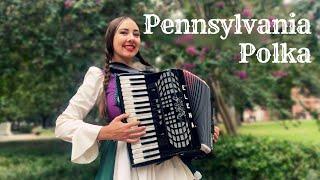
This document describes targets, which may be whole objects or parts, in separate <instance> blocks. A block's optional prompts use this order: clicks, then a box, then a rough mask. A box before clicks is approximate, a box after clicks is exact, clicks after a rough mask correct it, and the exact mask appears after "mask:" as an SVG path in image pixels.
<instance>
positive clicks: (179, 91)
mask: <svg viewBox="0 0 320 180" xmlns="http://www.w3.org/2000/svg"><path fill="white" fill-rule="evenodd" d="M116 79H117V86H118V93H119V100H120V106H121V111H122V112H123V113H129V114H130V115H129V117H128V118H127V121H128V122H130V121H133V120H136V118H137V119H138V120H139V121H140V124H139V126H146V134H145V135H144V136H142V137H141V138H140V142H138V143H128V152H129V158H130V162H131V165H132V167H139V166H144V165H148V164H152V163H157V162H161V161H164V160H166V159H169V158H171V157H173V156H175V155H182V156H188V157H200V156H204V155H205V154H208V153H210V152H211V150H212V146H213V145H212V125H213V123H212V118H211V103H210V89H209V87H208V85H207V84H206V83H205V82H204V81H203V80H201V79H200V78H199V77H197V76H196V75H194V74H192V73H190V72H188V71H185V70H180V69H169V70H166V71H163V72H159V73H122V74H118V75H117V76H116Z"/></svg>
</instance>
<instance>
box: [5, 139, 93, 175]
mask: <svg viewBox="0 0 320 180" xmlns="http://www.w3.org/2000/svg"><path fill="white" fill-rule="evenodd" d="M70 153H71V144H70V143H66V142H62V141H61V140H57V139H53V140H35V141H20V142H5V143H0V179H1V180H2V179H3V180H5V179H10V180H18V179H19V180H20V179H23V180H29V179H30V180H42V179H47V180H56V179H59V180H60V179H62V180H68V179H93V177H94V175H95V174H96V171H97V168H98V162H99V160H98V159H97V160H96V161H95V162H94V163H91V164H84V165H79V164H74V163H71V162H70Z"/></svg>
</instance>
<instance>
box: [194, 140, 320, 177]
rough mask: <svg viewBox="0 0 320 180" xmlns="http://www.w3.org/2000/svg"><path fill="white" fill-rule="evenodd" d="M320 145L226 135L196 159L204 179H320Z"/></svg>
mask: <svg viewBox="0 0 320 180" xmlns="http://www.w3.org/2000/svg"><path fill="white" fill-rule="evenodd" d="M319 162H320V147H319V146H311V147H310V146H306V145H303V144H298V143H291V142H288V141H279V140H272V139H267V138H256V137H252V136H237V137H224V138H221V139H220V140H219V142H218V143H217V144H216V145H215V147H214V153H213V155H210V156H209V157H208V158H206V159H202V160H196V161H195V162H194V166H195V167H196V168H197V169H199V170H200V171H202V174H203V176H204V179H319V178H320V164H319Z"/></svg>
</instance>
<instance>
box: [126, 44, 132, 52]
mask: <svg viewBox="0 0 320 180" xmlns="http://www.w3.org/2000/svg"><path fill="white" fill-rule="evenodd" d="M124 48H125V49H126V50H127V51H130V52H132V51H134V49H135V46H134V45H125V46H124Z"/></svg>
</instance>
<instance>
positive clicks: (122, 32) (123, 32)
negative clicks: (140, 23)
mask: <svg viewBox="0 0 320 180" xmlns="http://www.w3.org/2000/svg"><path fill="white" fill-rule="evenodd" d="M120 34H128V33H127V32H125V31H121V32H120Z"/></svg>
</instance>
